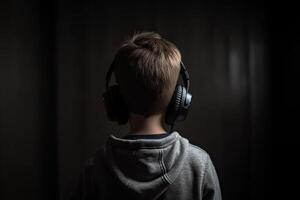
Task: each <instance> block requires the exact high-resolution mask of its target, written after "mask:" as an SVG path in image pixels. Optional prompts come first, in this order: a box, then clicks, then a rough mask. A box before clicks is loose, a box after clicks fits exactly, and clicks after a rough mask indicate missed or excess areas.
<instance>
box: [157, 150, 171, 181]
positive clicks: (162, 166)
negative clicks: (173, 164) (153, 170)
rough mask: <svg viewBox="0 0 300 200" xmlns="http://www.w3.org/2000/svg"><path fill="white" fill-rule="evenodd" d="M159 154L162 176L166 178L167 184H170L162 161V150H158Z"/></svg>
mask: <svg viewBox="0 0 300 200" xmlns="http://www.w3.org/2000/svg"><path fill="white" fill-rule="evenodd" d="M160 155H161V157H160V164H161V168H162V170H163V177H164V178H165V180H166V182H167V183H168V184H171V183H172V181H171V180H170V178H169V176H168V174H167V170H166V167H165V164H164V161H163V151H162V150H160Z"/></svg>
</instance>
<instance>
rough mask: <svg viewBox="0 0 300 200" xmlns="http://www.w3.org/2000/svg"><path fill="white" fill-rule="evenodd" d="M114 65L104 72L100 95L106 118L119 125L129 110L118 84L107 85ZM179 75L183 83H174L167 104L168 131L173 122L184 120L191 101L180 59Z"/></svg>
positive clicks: (126, 118)
mask: <svg viewBox="0 0 300 200" xmlns="http://www.w3.org/2000/svg"><path fill="white" fill-rule="evenodd" d="M113 70H114V67H113V64H111V65H110V67H109V69H108V72H107V73H106V91H105V92H104V93H103V95H102V97H103V98H102V101H104V107H105V110H106V114H107V118H108V119H109V120H110V121H117V122H118V124H119V125H122V124H126V123H127V122H128V117H129V112H128V108H127V105H126V103H125V101H124V99H123V97H122V95H121V93H120V88H119V85H118V84H115V85H112V86H109V81H110V79H111V76H112V73H113ZM180 75H181V78H182V80H183V83H184V85H181V84H176V87H175V90H174V93H173V95H172V98H171V101H170V103H169V104H168V106H167V110H166V115H165V123H166V124H168V125H170V131H171V130H172V129H173V126H174V124H175V122H179V121H184V120H185V119H186V117H187V114H188V110H189V107H190V105H191V102H192V95H191V94H190V93H189V92H188V90H189V85H190V78H189V73H188V71H187V68H186V67H185V65H184V64H183V63H182V62H181V61H180Z"/></svg>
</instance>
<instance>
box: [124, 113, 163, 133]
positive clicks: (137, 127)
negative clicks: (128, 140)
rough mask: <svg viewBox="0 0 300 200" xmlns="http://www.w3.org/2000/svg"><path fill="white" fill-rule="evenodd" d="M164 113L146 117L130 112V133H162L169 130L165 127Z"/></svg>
mask: <svg viewBox="0 0 300 200" xmlns="http://www.w3.org/2000/svg"><path fill="white" fill-rule="evenodd" d="M162 119H163V114H157V115H152V116H149V117H147V118H145V117H144V116H142V115H138V114H134V113H130V117H129V125H130V129H129V133H128V134H161V133H166V132H167V131H166V130H165V129H164V127H163V120H162Z"/></svg>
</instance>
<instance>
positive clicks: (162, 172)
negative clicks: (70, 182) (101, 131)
mask: <svg viewBox="0 0 300 200" xmlns="http://www.w3.org/2000/svg"><path fill="white" fill-rule="evenodd" d="M188 145H189V141H188V140H187V139H186V138H183V137H182V136H181V135H180V134H179V133H178V132H177V131H173V132H172V133H171V134H169V135H168V136H166V137H164V138H159V139H134V140H133V139H125V138H119V137H116V136H114V135H110V136H109V138H108V140H107V143H106V156H107V158H108V159H107V161H108V166H109V168H110V169H111V170H112V173H113V174H114V175H115V177H116V179H117V182H119V183H120V184H121V185H123V186H124V188H126V190H128V192H129V193H132V194H133V195H134V196H137V197H141V199H145V200H148V199H149V200H150V199H151V200H152V199H157V198H159V196H160V195H161V194H162V193H163V192H165V191H166V190H167V189H168V186H169V185H170V184H172V183H173V182H174V181H175V179H176V177H177V176H178V175H179V173H180V172H181V170H182V168H183V166H184V164H185V162H186V159H187V154H188V152H187V151H188Z"/></svg>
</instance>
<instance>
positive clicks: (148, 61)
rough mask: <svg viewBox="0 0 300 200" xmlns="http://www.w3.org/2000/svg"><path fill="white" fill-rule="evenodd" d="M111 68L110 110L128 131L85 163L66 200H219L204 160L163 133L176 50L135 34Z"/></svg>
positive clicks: (163, 41) (194, 148)
mask: <svg viewBox="0 0 300 200" xmlns="http://www.w3.org/2000/svg"><path fill="white" fill-rule="evenodd" d="M113 67H114V73H115V77H116V82H117V83H118V85H119V88H117V89H116V88H115V89H116V90H118V91H117V93H118V92H119V96H117V98H116V101H118V102H117V103H115V107H116V108H111V109H117V110H115V111H114V112H119V113H120V116H121V117H120V118H119V119H117V120H118V121H119V124H124V123H126V122H127V121H128V122H129V125H130V129H129V131H128V134H127V135H126V136H124V137H117V136H115V135H110V136H109V138H108V140H107V141H106V143H105V144H104V145H103V146H102V147H101V148H99V149H98V151H97V152H96V153H95V155H94V156H93V157H92V158H91V159H89V160H88V162H87V163H86V166H85V168H84V171H83V173H82V175H81V179H80V182H79V184H78V187H77V189H76V190H75V191H74V192H73V194H72V199H84V200H87V199H120V198H123V199H140V200H142V199H143V200H158V199H166V200H196V199H197V200H200V199H203V200H221V191H220V186H219V181H218V177H217V173H216V171H215V168H214V166H213V163H212V161H211V159H210V157H209V155H208V154H207V153H206V152H205V151H204V150H202V149H201V148H199V147H197V146H195V145H192V144H190V143H189V141H188V139H186V138H184V137H183V136H181V134H179V133H178V132H177V131H169V132H168V131H166V130H165V128H164V120H165V117H166V110H167V109H168V105H169V104H170V101H171V99H172V96H173V93H174V90H176V83H177V81H178V77H179V75H180V70H181V54H180V52H179V50H178V49H177V48H176V46H175V45H174V44H173V43H171V42H169V41H167V40H166V39H163V38H162V37H161V36H160V35H159V34H157V33H154V32H142V33H139V34H135V35H134V36H133V37H132V38H131V39H130V40H128V41H126V42H125V43H124V44H123V45H122V46H121V48H120V49H119V50H118V52H117V54H116V56H115V58H114V61H113ZM106 85H107V86H108V82H107V83H106ZM104 97H105V98H106V99H105V101H109V100H108V99H107V98H109V97H107V96H106V94H104ZM190 98H191V97H190ZM106 106H107V105H106ZM106 111H107V112H112V111H113V110H110V109H109V108H107V107H106ZM112 114H114V113H112ZM108 116H109V114H108ZM109 118H110V119H111V120H112V119H113V118H114V117H112V116H109Z"/></svg>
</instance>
